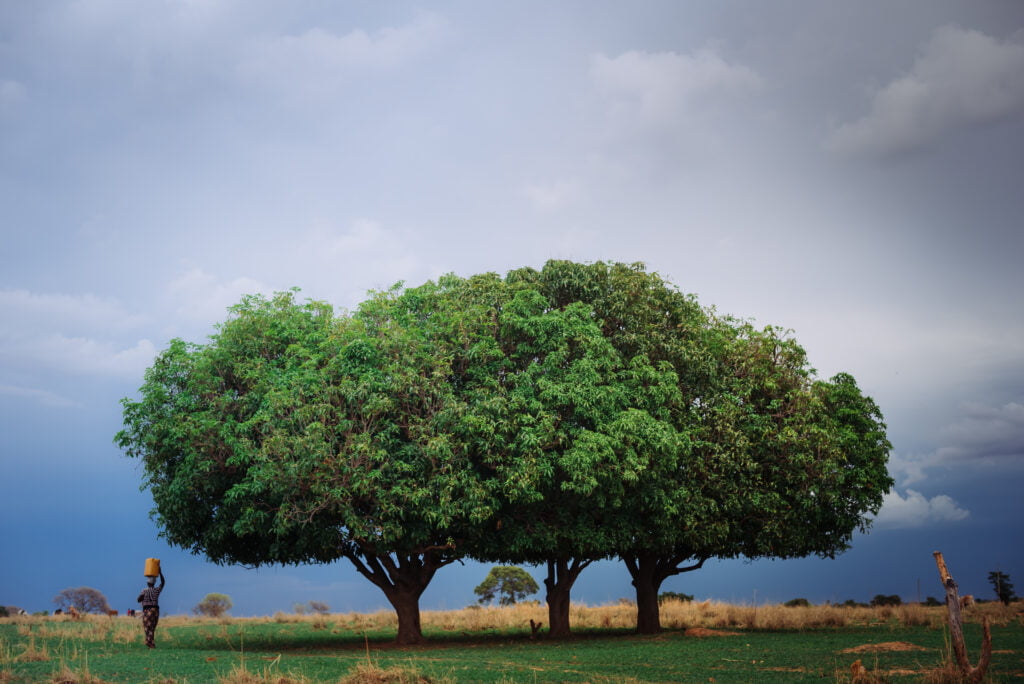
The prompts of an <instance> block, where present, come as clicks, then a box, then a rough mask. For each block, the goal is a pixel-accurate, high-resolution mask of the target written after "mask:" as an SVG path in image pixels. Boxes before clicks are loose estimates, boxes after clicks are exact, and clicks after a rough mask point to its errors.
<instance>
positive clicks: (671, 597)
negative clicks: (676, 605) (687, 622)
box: [658, 591, 693, 603]
mask: <svg viewBox="0 0 1024 684" xmlns="http://www.w3.org/2000/svg"><path fill="white" fill-rule="evenodd" d="M692 600H693V594H680V593H678V592H675V591H663V592H661V593H660V594H658V603H664V602H665V601H682V602H683V603H689V602H690V601H692Z"/></svg>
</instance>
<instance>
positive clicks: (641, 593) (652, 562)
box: [626, 554, 665, 634]
mask: <svg viewBox="0 0 1024 684" xmlns="http://www.w3.org/2000/svg"><path fill="white" fill-rule="evenodd" d="M633 560H634V563H633V564H631V563H630V562H629V561H627V562H626V567H627V568H628V569H629V574H630V575H632V577H633V586H634V587H635V588H636V631H637V632H638V633H640V634H657V633H658V632H660V631H661V606H660V605H659V604H658V590H660V589H661V583H662V582H663V581H665V577H664V576H662V575H660V574H659V573H658V572H657V569H658V564H657V559H656V558H655V557H654V556H653V555H651V554H641V555H639V556H636V557H635V558H634V559H633Z"/></svg>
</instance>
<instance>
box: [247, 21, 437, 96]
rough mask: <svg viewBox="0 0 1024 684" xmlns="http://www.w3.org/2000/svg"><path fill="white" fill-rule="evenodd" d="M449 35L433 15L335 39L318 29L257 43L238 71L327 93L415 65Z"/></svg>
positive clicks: (259, 79)
mask: <svg viewBox="0 0 1024 684" xmlns="http://www.w3.org/2000/svg"><path fill="white" fill-rule="evenodd" d="M447 30H448V28H447V24H446V22H445V21H444V20H443V19H442V18H440V17H438V16H436V15H433V14H421V15H419V16H418V17H417V18H416V19H415V20H414V21H412V22H411V23H409V24H406V25H404V26H395V27H392V26H389V27H385V28H382V29H380V30H378V31H375V32H373V33H370V32H367V31H365V30H363V29H356V30H353V31H350V32H348V33H345V34H336V33H332V32H330V31H327V30H325V29H322V28H319V27H314V28H311V29H308V30H307V31H304V32H303V33H301V34H298V35H285V36H274V37H269V38H264V39H261V40H258V41H255V42H254V43H253V45H252V46H251V48H250V50H249V51H248V54H247V55H246V56H245V57H244V58H243V59H242V61H241V63H240V64H239V66H238V71H239V73H240V75H241V76H242V77H243V78H245V79H246V80H248V81H250V82H255V83H265V84H269V85H272V86H275V87H281V88H286V89H289V90H293V89H300V90H302V89H306V90H309V91H310V92H315V91H323V90H329V89H331V88H333V87H337V86H338V85H339V84H340V83H341V82H343V81H344V79H346V78H348V77H349V76H351V75H352V74H354V73H358V72H364V71H367V70H369V71H379V70H382V69H383V70H387V69H394V68H397V67H399V66H401V65H404V64H408V63H410V62H412V61H413V60H415V59H416V58H418V57H420V56H422V55H423V54H424V53H426V52H428V51H429V50H431V49H433V48H434V46H436V45H437V44H439V43H440V42H441V41H442V40H443V38H444V36H445V35H446V33H447Z"/></svg>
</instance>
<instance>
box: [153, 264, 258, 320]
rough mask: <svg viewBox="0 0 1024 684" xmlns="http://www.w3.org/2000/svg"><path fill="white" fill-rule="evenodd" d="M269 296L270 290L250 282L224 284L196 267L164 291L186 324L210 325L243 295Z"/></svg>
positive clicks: (247, 280) (246, 280)
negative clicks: (187, 322)
mask: <svg viewBox="0 0 1024 684" xmlns="http://www.w3.org/2000/svg"><path fill="white" fill-rule="evenodd" d="M271 293H272V289H271V288H269V287H268V286H266V285H264V284H263V283H261V282H259V281H257V280H254V279H252V278H246V277H240V278H235V279H233V280H230V281H227V282H223V281H221V280H219V279H218V278H217V277H216V276H214V275H211V274H209V273H207V272H206V271H204V270H203V269H201V268H198V267H192V268H189V269H188V270H187V271H186V272H185V273H183V274H182V275H180V276H179V277H178V278H176V279H174V280H173V281H172V282H171V283H170V285H169V286H168V288H167V296H168V297H169V299H170V300H171V302H172V306H173V307H174V310H175V313H176V314H177V316H178V317H179V318H181V319H183V320H185V321H189V322H193V323H195V322H198V323H203V324H212V323H215V322H217V321H222V320H224V318H225V317H226V316H227V309H228V307H230V306H232V305H233V304H237V303H238V302H239V301H240V300H241V298H242V295H246V294H265V295H269V294H271Z"/></svg>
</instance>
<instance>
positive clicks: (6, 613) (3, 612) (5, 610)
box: [0, 606, 11, 617]
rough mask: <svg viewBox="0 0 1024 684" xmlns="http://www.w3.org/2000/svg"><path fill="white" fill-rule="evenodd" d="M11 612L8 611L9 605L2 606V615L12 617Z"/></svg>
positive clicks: (0, 613) (0, 615)
mask: <svg viewBox="0 0 1024 684" xmlns="http://www.w3.org/2000/svg"><path fill="white" fill-rule="evenodd" d="M10 616H11V614H10V613H8V612H7V606H0V617H10Z"/></svg>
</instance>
